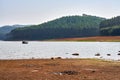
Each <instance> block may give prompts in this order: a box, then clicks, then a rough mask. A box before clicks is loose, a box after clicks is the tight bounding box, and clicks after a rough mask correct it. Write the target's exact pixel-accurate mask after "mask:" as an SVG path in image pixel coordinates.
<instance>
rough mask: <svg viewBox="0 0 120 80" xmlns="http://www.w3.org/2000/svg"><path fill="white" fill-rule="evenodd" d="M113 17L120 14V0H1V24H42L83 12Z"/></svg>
mask: <svg viewBox="0 0 120 80" xmlns="http://www.w3.org/2000/svg"><path fill="white" fill-rule="evenodd" d="M83 13H84V14H88V15H94V16H100V17H105V18H111V17H114V16H119V15H120V0H0V26H3V25H13V24H40V23H43V22H46V21H50V20H53V19H56V18H59V17H62V16H69V15H82V14H83Z"/></svg>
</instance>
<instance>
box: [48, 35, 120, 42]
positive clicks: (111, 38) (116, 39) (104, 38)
mask: <svg viewBox="0 0 120 80" xmlns="http://www.w3.org/2000/svg"><path fill="white" fill-rule="evenodd" d="M50 41H100V42H120V36H96V37H83V38H63V39H54V40H50Z"/></svg>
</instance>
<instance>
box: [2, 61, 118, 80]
mask: <svg viewBox="0 0 120 80" xmlns="http://www.w3.org/2000/svg"><path fill="white" fill-rule="evenodd" d="M0 80H120V62H116V61H104V60H96V59H55V60H51V59H29V60H0Z"/></svg>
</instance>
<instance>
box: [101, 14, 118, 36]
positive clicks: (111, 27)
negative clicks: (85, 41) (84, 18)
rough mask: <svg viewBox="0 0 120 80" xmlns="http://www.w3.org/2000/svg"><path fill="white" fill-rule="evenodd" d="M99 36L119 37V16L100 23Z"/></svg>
mask: <svg viewBox="0 0 120 80" xmlns="http://www.w3.org/2000/svg"><path fill="white" fill-rule="evenodd" d="M100 34H101V35H102V36H120V16H117V17H114V18H112V19H107V20H104V21H102V22H101V23H100Z"/></svg>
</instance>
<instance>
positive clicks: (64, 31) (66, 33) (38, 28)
mask: <svg viewBox="0 0 120 80" xmlns="http://www.w3.org/2000/svg"><path fill="white" fill-rule="evenodd" d="M103 20H105V19H104V18H100V17H96V16H90V15H85V14H83V15H82V16H66V17H62V18H59V19H56V20H53V21H49V22H46V23H43V24H40V25H33V26H29V27H24V28H17V29H14V30H13V31H11V33H10V34H9V38H8V39H7V40H45V39H56V38H69V37H88V36H96V35H99V24H100V22H101V21H103Z"/></svg>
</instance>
